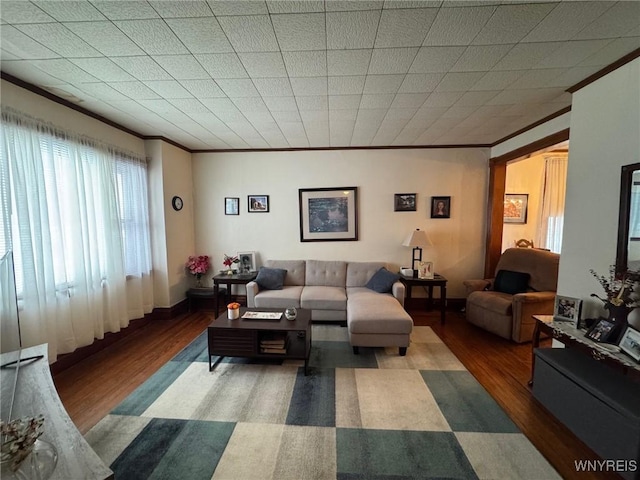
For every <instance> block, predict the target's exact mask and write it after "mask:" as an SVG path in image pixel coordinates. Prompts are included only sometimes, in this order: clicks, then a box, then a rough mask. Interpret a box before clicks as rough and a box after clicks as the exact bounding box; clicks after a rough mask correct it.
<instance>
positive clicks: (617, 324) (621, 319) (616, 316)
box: [604, 302, 633, 344]
mask: <svg viewBox="0 0 640 480" xmlns="http://www.w3.org/2000/svg"><path fill="white" fill-rule="evenodd" d="M604 308H606V309H607V311H608V312H609V316H608V318H607V320H609V321H610V322H611V323H613V325H614V327H613V328H614V332H612V335H611V337H612V338H611V339H610V341H609V342H610V343H616V344H617V343H618V342H619V341H620V339H621V338H622V335H624V332H625V330H626V329H627V326H628V322H627V317H628V316H629V313H631V312H632V311H633V308H631V307H627V306H626V305H614V304H613V303H610V302H607V303H606V304H605V306H604Z"/></svg>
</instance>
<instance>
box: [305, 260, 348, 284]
mask: <svg viewBox="0 0 640 480" xmlns="http://www.w3.org/2000/svg"><path fill="white" fill-rule="evenodd" d="M346 280H347V262H340V261H337V262H331V261H324V260H307V265H306V275H305V282H304V284H305V285H309V286H315V287H317V286H327V287H344V286H345V283H346Z"/></svg>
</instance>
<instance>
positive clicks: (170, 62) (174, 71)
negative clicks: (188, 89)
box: [152, 55, 209, 80]
mask: <svg viewBox="0 0 640 480" xmlns="http://www.w3.org/2000/svg"><path fill="white" fill-rule="evenodd" d="M152 58H153V59H154V60H155V61H156V62H157V63H158V65H160V66H161V67H162V68H163V69H165V70H166V71H167V73H168V74H169V75H171V76H172V77H173V78H175V79H176V80H206V79H208V78H209V74H208V73H207V72H206V71H205V70H204V68H202V66H201V65H200V63H198V61H197V60H196V59H195V58H194V57H193V56H191V55H154V56H153V57H152Z"/></svg>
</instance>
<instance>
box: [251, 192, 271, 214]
mask: <svg viewBox="0 0 640 480" xmlns="http://www.w3.org/2000/svg"><path fill="white" fill-rule="evenodd" d="M247 203H248V208H249V212H251V213H256V212H259V213H266V212H268V211H269V195H249V196H248V198H247Z"/></svg>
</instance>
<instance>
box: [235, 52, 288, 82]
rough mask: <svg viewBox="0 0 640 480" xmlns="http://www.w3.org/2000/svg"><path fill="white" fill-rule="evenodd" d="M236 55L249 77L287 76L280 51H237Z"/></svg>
mask: <svg viewBox="0 0 640 480" xmlns="http://www.w3.org/2000/svg"><path fill="white" fill-rule="evenodd" d="M238 56H239V57H240V61H241V62H242V64H243V65H244V68H245V70H246V71H247V73H248V74H249V76H250V77H251V78H268V77H286V76H287V70H286V69H285V68H284V62H283V61H282V55H281V54H280V52H259V53H239V54H238Z"/></svg>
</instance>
